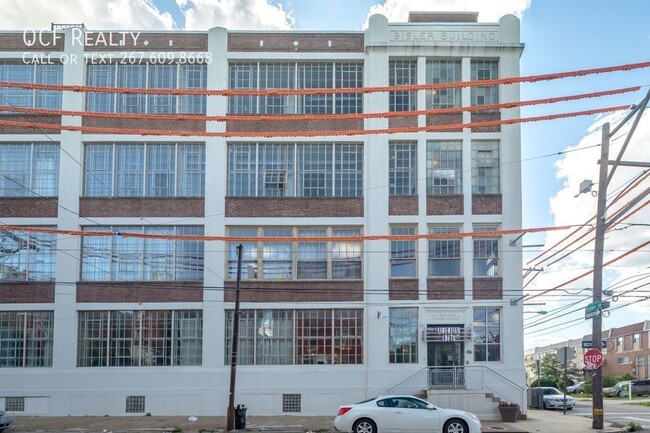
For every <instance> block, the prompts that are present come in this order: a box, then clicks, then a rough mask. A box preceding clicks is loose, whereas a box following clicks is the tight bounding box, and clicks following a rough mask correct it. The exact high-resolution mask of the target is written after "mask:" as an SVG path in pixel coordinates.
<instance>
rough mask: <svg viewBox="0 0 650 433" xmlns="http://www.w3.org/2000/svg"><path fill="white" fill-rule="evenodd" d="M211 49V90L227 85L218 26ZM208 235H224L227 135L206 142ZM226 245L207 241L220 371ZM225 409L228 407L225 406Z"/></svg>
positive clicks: (218, 100)
mask: <svg viewBox="0 0 650 433" xmlns="http://www.w3.org/2000/svg"><path fill="white" fill-rule="evenodd" d="M208 49H209V50H210V53H211V54H212V63H210V64H209V65H208V85H207V87H208V89H226V88H228V74H227V71H228V60H227V55H226V54H227V49H228V33H227V31H226V29H225V28H222V27H215V28H212V29H210V30H209V32H208ZM227 102H228V99H227V98H226V97H224V96H208V100H207V108H206V114H207V115H208V116H216V115H225V114H226V112H227V109H228V103H227ZM206 129H207V131H208V132H223V131H225V130H226V123H225V122H208V124H207V128H206ZM205 167H206V171H205V218H204V221H205V226H204V227H205V235H206V236H223V235H224V234H225V200H224V197H225V196H226V195H227V194H226V192H227V191H226V188H227V186H226V179H227V170H228V167H227V149H226V139H225V138H207V139H206V141H205ZM225 249H226V246H225V244H224V243H223V242H206V243H205V253H204V260H205V270H204V271H203V281H204V286H205V290H204V291H203V366H204V367H208V368H215V369H217V370H221V369H222V368H223V367H224V333H223V329H224V325H225V322H224V310H223V293H224V292H223V289H222V288H223V286H224V278H225V275H224V274H225V272H226V265H225V261H226V255H225V253H224V251H225ZM226 385H227V384H226ZM224 410H225V407H224Z"/></svg>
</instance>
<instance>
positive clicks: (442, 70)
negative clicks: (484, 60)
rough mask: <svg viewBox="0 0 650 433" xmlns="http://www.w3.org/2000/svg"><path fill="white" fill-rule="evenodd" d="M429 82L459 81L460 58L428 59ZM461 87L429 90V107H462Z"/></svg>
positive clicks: (427, 76)
mask: <svg viewBox="0 0 650 433" xmlns="http://www.w3.org/2000/svg"><path fill="white" fill-rule="evenodd" d="M426 67H427V75H426V78H427V84H440V83H457V82H459V81H461V79H460V61H459V60H427V66H426ZM460 104H461V100H460V87H458V88H454V89H434V90H429V91H427V108H428V109H431V108H455V107H460Z"/></svg>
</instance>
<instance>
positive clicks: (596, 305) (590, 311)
mask: <svg viewBox="0 0 650 433" xmlns="http://www.w3.org/2000/svg"><path fill="white" fill-rule="evenodd" d="M602 309H603V303H602V302H601V301H597V302H592V303H591V304H589V305H587V306H586V307H585V320H587V319H593V318H594V317H596V316H600V313H601V312H602Z"/></svg>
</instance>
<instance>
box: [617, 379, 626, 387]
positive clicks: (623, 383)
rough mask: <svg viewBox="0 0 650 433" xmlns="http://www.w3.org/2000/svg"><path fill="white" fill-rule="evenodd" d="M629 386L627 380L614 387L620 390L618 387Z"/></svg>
mask: <svg viewBox="0 0 650 433" xmlns="http://www.w3.org/2000/svg"><path fill="white" fill-rule="evenodd" d="M627 384H628V381H627V380H625V381H623V382H619V383H617V384H616V385H614V386H615V387H617V388H618V387H623V386H626V385H627Z"/></svg>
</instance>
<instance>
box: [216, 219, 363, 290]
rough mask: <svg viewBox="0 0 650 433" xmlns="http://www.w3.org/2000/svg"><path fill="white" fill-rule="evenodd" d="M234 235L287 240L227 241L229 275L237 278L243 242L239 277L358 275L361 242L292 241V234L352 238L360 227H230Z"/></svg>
mask: <svg viewBox="0 0 650 433" xmlns="http://www.w3.org/2000/svg"><path fill="white" fill-rule="evenodd" d="M229 235H230V236H236V237H258V236H259V237H286V238H287V241H286V242H264V241H259V242H230V243H229V244H228V277H229V278H230V279H236V278H237V246H238V245H239V244H240V243H241V244H242V245H243V251H242V279H263V280H321V279H323V280H324V279H345V280H350V279H353V280H357V279H360V278H361V241H347V240H346V241H336V240H335V239H333V240H330V241H322V242H294V239H292V238H293V237H297V238H300V237H326V236H329V237H354V236H360V235H361V230H360V229H356V228H338V227H328V228H325V227H313V228H311V227H309V228H307V227H305V228H260V229H257V228H231V229H230V230H229Z"/></svg>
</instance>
